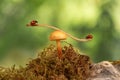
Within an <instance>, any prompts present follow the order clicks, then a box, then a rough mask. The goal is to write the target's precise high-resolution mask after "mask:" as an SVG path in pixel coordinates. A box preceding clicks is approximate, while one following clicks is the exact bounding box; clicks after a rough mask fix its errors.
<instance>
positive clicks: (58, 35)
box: [50, 30, 67, 41]
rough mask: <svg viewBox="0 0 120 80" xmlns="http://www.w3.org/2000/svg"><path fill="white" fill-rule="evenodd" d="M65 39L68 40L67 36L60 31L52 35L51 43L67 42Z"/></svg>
mask: <svg viewBox="0 0 120 80" xmlns="http://www.w3.org/2000/svg"><path fill="white" fill-rule="evenodd" d="M65 39H67V35H66V34H65V33H64V32H62V31H59V30H56V31H54V32H52V33H51V35H50V40H51V41H56V40H65Z"/></svg>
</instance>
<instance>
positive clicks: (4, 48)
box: [0, 0, 120, 67]
mask: <svg viewBox="0 0 120 80" xmlns="http://www.w3.org/2000/svg"><path fill="white" fill-rule="evenodd" d="M31 20H38V22H39V23H41V24H48V25H53V26H56V27H58V28H61V29H63V30H64V31H66V32H68V33H70V34H72V35H74V36H76V37H79V38H84V37H85V36H86V35H87V34H89V33H91V34H93V36H94V38H93V40H92V41H90V42H85V43H84V42H83V43H80V42H77V41H74V40H72V39H70V38H68V39H67V40H66V41H67V42H68V43H71V44H72V45H73V46H74V47H76V48H78V49H79V50H80V51H81V52H82V53H85V54H86V55H89V56H90V58H91V59H92V60H93V61H94V62H99V61H103V60H110V61H111V60H119V59H120V0H1V1H0V65H1V66H5V67H8V66H12V65H14V64H16V65H23V66H24V65H25V64H26V62H28V61H29V60H30V58H35V57H36V56H37V52H38V51H40V50H42V49H44V48H45V47H47V46H48V45H49V44H55V42H51V41H49V35H50V33H51V32H52V31H53V30H51V29H48V28H43V27H41V28H40V27H39V28H28V27H26V24H27V23H29V22H30V21H31ZM66 45H67V44H66Z"/></svg>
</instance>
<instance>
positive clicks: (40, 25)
mask: <svg viewBox="0 0 120 80" xmlns="http://www.w3.org/2000/svg"><path fill="white" fill-rule="evenodd" d="M36 27H48V28H51V29H54V30H59V31H61V32H64V33H65V34H66V35H67V36H69V37H71V38H72V39H74V40H76V41H80V42H85V41H89V40H91V39H80V38H77V37H74V36H72V35H71V34H69V33H66V32H65V31H63V30H61V29H59V28H56V27H54V26H50V25H46V24H38V25H37V26H36Z"/></svg>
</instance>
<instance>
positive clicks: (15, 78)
mask: <svg viewBox="0 0 120 80" xmlns="http://www.w3.org/2000/svg"><path fill="white" fill-rule="evenodd" d="M62 52H63V55H62V59H59V58H58V57H57V56H58V55H57V50H56V46H54V45H50V46H49V47H48V48H45V49H44V50H43V51H42V52H40V53H38V57H37V58H36V59H32V60H31V61H30V62H29V63H28V64H27V65H26V67H24V68H23V67H20V68H19V69H16V68H15V67H12V68H10V69H9V68H2V67H1V68H0V80H86V79H87V77H88V76H89V75H90V69H91V65H92V62H91V61H90V58H89V57H88V56H86V55H81V54H79V53H78V52H77V51H75V49H74V48H73V46H72V45H69V46H64V47H63V49H62Z"/></svg>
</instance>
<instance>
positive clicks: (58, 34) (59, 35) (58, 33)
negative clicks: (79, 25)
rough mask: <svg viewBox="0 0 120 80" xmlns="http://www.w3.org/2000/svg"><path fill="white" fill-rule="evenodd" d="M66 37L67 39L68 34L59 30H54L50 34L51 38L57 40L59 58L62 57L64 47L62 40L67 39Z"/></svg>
mask: <svg viewBox="0 0 120 80" xmlns="http://www.w3.org/2000/svg"><path fill="white" fill-rule="evenodd" d="M65 39H67V35H66V34H65V33H63V32H61V31H59V30H56V31H54V32H52V33H51V35H50V40H51V41H56V44H57V51H58V57H59V59H61V58H62V48H61V44H60V40H65Z"/></svg>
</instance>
